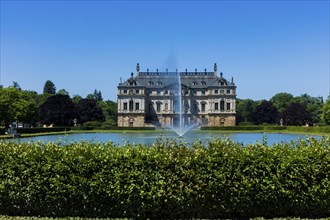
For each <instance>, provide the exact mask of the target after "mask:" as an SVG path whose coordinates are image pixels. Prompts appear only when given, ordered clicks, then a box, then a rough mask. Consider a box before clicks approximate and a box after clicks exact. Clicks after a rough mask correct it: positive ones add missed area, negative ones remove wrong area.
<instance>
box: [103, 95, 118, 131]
mask: <svg viewBox="0 0 330 220" xmlns="http://www.w3.org/2000/svg"><path fill="white" fill-rule="evenodd" d="M100 106H101V108H102V111H103V114H104V116H105V120H106V123H107V124H109V125H110V126H117V117H118V105H117V102H113V101H110V100H107V101H103V102H101V103H100Z"/></svg>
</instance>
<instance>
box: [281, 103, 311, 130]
mask: <svg viewBox="0 0 330 220" xmlns="http://www.w3.org/2000/svg"><path fill="white" fill-rule="evenodd" d="M279 117H280V118H282V119H283V122H284V125H298V126H301V125H306V124H309V123H311V122H312V115H311V113H310V112H309V111H308V110H307V108H306V105H305V104H302V103H294V102H293V103H291V104H290V105H289V106H288V107H287V108H286V109H285V110H284V111H283V112H282V113H281V114H280V116H279Z"/></svg>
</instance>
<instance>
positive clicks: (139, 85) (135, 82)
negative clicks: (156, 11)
mask: <svg viewBox="0 0 330 220" xmlns="http://www.w3.org/2000/svg"><path fill="white" fill-rule="evenodd" d="M120 81H121V82H120V83H119V86H118V126H119V127H151V126H156V127H173V126H176V125H178V123H179V117H180V115H182V118H183V123H184V125H185V126H190V125H195V126H199V125H204V126H234V125H235V115H236V86H235V83H234V81H233V78H231V81H228V80H226V79H225V78H224V77H223V74H222V73H220V75H219V76H218V74H217V64H214V71H213V72H207V71H206V69H205V71H203V72H197V70H196V69H195V71H194V72H188V71H187V69H186V70H185V71H184V72H178V71H177V70H176V71H175V72H168V70H167V69H166V71H165V72H160V71H158V69H157V70H156V72H150V71H149V69H147V71H146V72H140V66H139V64H137V66H136V75H135V76H134V74H133V73H131V77H130V78H129V79H128V80H126V81H124V82H122V80H120ZM180 93H181V94H180Z"/></svg>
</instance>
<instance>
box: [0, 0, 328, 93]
mask: <svg viewBox="0 0 330 220" xmlns="http://www.w3.org/2000/svg"><path fill="white" fill-rule="evenodd" d="M329 7H330V6H329V1H3V0H2V1H1V73H0V75H1V79H0V80H1V81H0V84H2V85H3V86H5V87H7V86H9V85H11V84H12V82H13V81H16V82H18V83H19V85H20V86H21V87H22V89H26V90H35V91H37V92H39V93H41V92H42V89H43V86H44V83H45V82H46V80H51V81H53V82H54V84H55V86H56V88H57V90H59V89H63V88H64V89H66V90H67V91H68V92H69V93H70V95H75V94H79V95H81V96H83V97H85V96H86V95H87V94H89V93H92V92H93V91H94V89H98V90H100V91H101V92H102V95H103V98H104V99H110V100H116V99H117V86H118V83H119V81H120V77H122V78H123V79H127V78H129V77H130V73H131V72H135V66H136V63H140V67H141V71H146V69H147V68H149V69H150V71H152V70H156V68H159V69H160V71H161V70H165V69H166V68H168V69H169V70H173V71H174V70H175V69H176V68H178V69H179V70H182V71H183V70H184V69H185V68H187V69H188V71H189V70H194V69H195V68H197V69H198V70H201V71H202V70H204V68H207V69H208V70H212V69H213V65H214V63H217V64H218V71H219V72H220V71H221V72H223V74H224V77H226V78H228V79H230V78H231V77H234V81H235V83H236V85H237V93H238V98H243V99H246V98H251V99H254V100H260V99H270V98H271V97H272V96H273V95H275V94H276V93H279V92H288V93H291V94H293V95H295V96H298V95H301V94H304V93H307V94H309V95H311V96H323V97H324V98H326V97H327V96H328V94H329V87H330V85H329V84H330V76H329V75H330V70H329V66H330V64H329V59H330V58H329Z"/></svg>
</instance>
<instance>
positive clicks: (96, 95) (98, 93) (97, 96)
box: [86, 89, 103, 102]
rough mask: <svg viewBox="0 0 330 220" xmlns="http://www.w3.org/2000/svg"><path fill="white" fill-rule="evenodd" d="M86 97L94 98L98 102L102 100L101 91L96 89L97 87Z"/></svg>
mask: <svg viewBox="0 0 330 220" xmlns="http://www.w3.org/2000/svg"><path fill="white" fill-rule="evenodd" d="M86 98H87V99H94V100H96V101H98V102H101V101H102V100H103V98H102V93H101V91H98V90H97V89H95V90H94V93H91V94H88V95H87V97H86Z"/></svg>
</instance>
